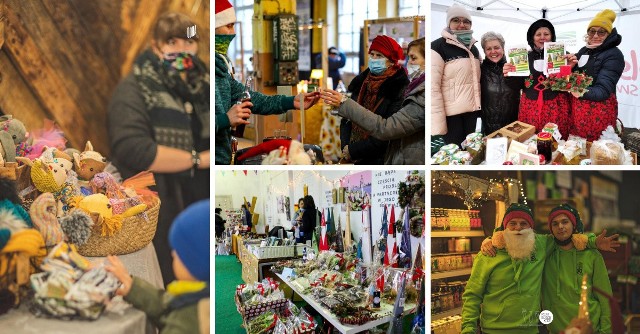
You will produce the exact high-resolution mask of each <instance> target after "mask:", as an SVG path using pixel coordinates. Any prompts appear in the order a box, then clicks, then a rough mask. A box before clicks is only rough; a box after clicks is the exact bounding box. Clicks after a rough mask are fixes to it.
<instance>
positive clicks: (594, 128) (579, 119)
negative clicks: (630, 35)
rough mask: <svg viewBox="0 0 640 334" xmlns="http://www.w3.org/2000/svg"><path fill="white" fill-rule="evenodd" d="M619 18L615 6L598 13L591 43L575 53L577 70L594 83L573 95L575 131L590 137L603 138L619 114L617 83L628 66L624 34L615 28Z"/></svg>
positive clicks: (589, 35) (591, 25) (589, 38)
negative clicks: (623, 47)
mask: <svg viewBox="0 0 640 334" xmlns="http://www.w3.org/2000/svg"><path fill="white" fill-rule="evenodd" d="M615 19H616V13H614V12H613V11H612V10H609V9H605V10H603V11H602V12H600V13H598V15H596V17H595V18H594V19H593V20H592V21H591V22H590V23H589V27H588V29H587V35H586V36H585V39H586V42H587V45H586V46H584V47H583V48H582V49H580V51H578V53H577V54H576V55H575V57H576V59H577V60H578V64H577V66H575V67H574V68H573V70H574V71H579V72H585V73H586V74H587V75H589V76H591V77H593V83H592V84H591V86H590V87H588V88H587V89H588V92H586V93H585V94H584V95H583V96H582V97H578V95H577V94H575V95H574V96H573V97H572V98H571V109H572V110H571V124H572V129H571V133H572V134H575V135H578V136H580V137H583V138H587V140H589V141H594V140H597V139H598V138H600V135H601V134H602V131H603V130H605V129H606V128H607V126H609V125H612V126H614V125H615V124H616V119H617V118H618V99H617V98H616V84H617V83H618V80H620V76H621V75H622V71H623V70H624V55H623V54H622V52H621V51H620V49H618V45H620V42H621V41H622V36H620V34H618V31H617V30H616V28H613V21H614V20H615ZM571 58H572V57H570V59H571ZM572 94H573V93H572Z"/></svg>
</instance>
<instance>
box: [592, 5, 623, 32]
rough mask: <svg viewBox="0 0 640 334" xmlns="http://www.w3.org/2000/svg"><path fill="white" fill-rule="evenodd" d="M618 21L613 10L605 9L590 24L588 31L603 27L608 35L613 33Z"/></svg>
mask: <svg viewBox="0 0 640 334" xmlns="http://www.w3.org/2000/svg"><path fill="white" fill-rule="evenodd" d="M615 20H616V13H615V12H614V11H612V10H611V9H605V10H603V11H601V12H600V13H598V14H597V15H596V17H594V18H593V20H591V22H589V26H588V27H587V29H589V28H591V27H602V29H604V30H606V31H607V32H608V33H611V30H612V29H613V21H615Z"/></svg>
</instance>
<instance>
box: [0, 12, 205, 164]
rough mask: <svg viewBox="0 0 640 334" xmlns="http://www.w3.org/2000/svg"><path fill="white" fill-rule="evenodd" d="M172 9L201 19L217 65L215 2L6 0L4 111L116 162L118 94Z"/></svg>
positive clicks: (0, 46) (1, 21)
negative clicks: (50, 124)
mask: <svg viewBox="0 0 640 334" xmlns="http://www.w3.org/2000/svg"><path fill="white" fill-rule="evenodd" d="M168 10H174V11H180V12H183V13H185V14H188V15H190V16H191V17H192V18H193V19H194V21H195V22H196V23H197V25H198V26H197V32H198V34H199V35H200V43H199V52H198V56H199V57H200V58H201V59H202V60H203V61H205V63H207V64H209V52H210V51H209V41H210V30H209V17H210V1H209V0H122V1H112V0H96V1H85V0H44V1H22V0H0V110H2V112H4V113H5V114H12V115H14V117H15V118H18V119H20V120H22V121H23V122H24V123H25V125H26V127H27V129H38V128H41V127H42V126H43V120H44V118H49V119H52V120H54V121H55V122H56V124H57V125H58V126H59V127H60V128H61V129H62V130H63V132H64V134H65V137H66V138H67V139H68V140H69V143H68V146H70V147H75V148H80V149H81V148H84V143H85V142H86V141H87V140H91V142H92V144H93V146H94V148H95V149H96V150H97V151H99V152H101V153H103V154H105V155H107V156H108V155H109V142H108V137H107V130H106V113H107V106H108V103H109V100H110V97H111V94H112V92H113V90H114V89H115V86H116V85H117V83H118V82H119V80H120V79H121V78H122V77H124V76H125V75H126V74H128V73H129V71H130V70H131V65H132V63H133V61H134V60H135V57H136V56H137V55H138V54H140V53H141V52H142V51H143V50H144V49H146V48H147V47H148V45H149V41H150V39H151V28H152V25H153V24H154V22H155V20H156V18H157V17H158V16H159V15H160V14H162V13H164V12H166V11H168Z"/></svg>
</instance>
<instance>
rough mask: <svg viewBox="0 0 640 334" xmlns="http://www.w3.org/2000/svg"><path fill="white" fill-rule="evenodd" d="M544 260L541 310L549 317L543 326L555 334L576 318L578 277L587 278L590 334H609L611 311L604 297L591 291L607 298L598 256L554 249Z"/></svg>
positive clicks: (591, 252) (589, 251) (604, 271)
mask: <svg viewBox="0 0 640 334" xmlns="http://www.w3.org/2000/svg"><path fill="white" fill-rule="evenodd" d="M554 248H555V249H554V251H553V252H552V253H551V255H550V256H549V257H548V258H547V261H546V263H545V266H544V276H543V277H542V308H543V309H545V310H549V311H551V313H553V321H552V322H551V323H550V324H549V325H547V327H548V328H549V331H550V333H559V332H560V331H562V330H564V329H565V328H566V327H567V325H569V323H570V322H571V319H573V318H575V317H576V316H577V315H578V302H579V301H580V290H581V285H582V276H583V275H584V274H587V286H588V288H587V289H588V296H589V297H588V298H589V318H590V319H591V324H592V325H593V332H594V333H611V309H610V308H609V301H608V300H607V298H606V297H604V296H602V295H601V294H599V293H595V292H592V291H591V287H592V286H594V285H595V286H597V287H598V288H599V289H600V290H603V291H605V292H607V293H609V294H611V283H610V282H609V274H608V272H607V268H606V267H605V264H604V259H603V258H602V255H601V254H600V252H598V251H597V250H595V249H587V250H584V251H578V250H576V249H575V248H573V249H571V250H563V249H561V248H560V247H558V246H555V247H554Z"/></svg>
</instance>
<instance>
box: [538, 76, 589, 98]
mask: <svg viewBox="0 0 640 334" xmlns="http://www.w3.org/2000/svg"><path fill="white" fill-rule="evenodd" d="M592 83H593V78H592V77H591V76H589V75H587V74H585V73H582V72H571V74H569V75H562V76H561V75H559V74H557V73H554V74H549V76H548V77H547V80H545V82H544V87H545V88H550V89H551V90H553V91H561V92H569V93H576V94H577V95H578V97H582V96H583V95H584V94H585V93H586V92H588V91H589V90H588V89H587V87H589V86H591V84H592Z"/></svg>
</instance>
